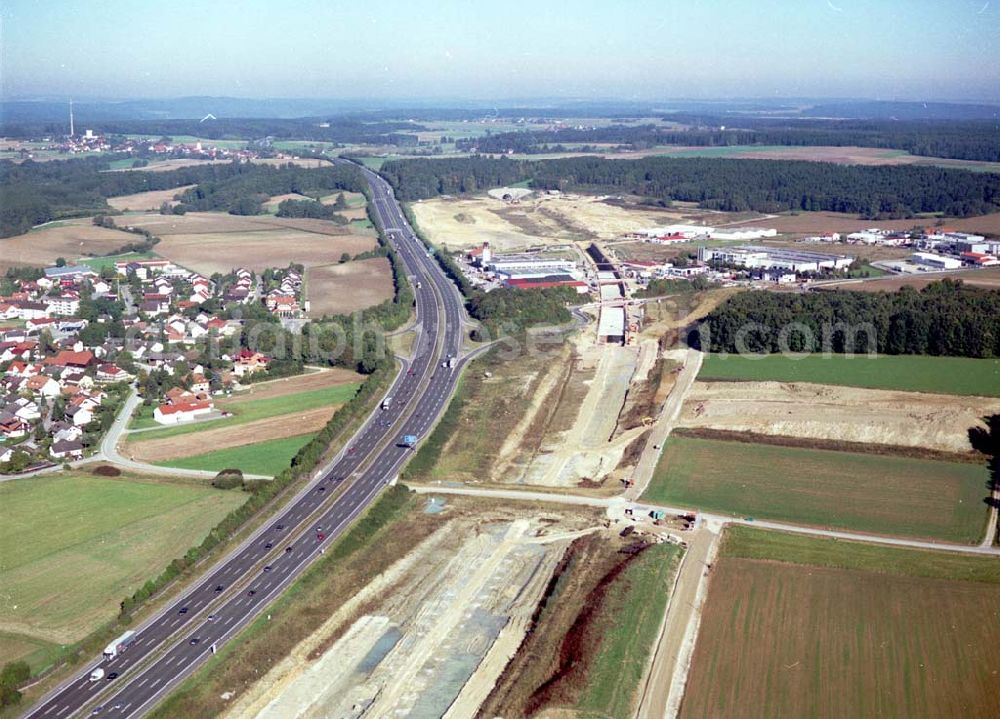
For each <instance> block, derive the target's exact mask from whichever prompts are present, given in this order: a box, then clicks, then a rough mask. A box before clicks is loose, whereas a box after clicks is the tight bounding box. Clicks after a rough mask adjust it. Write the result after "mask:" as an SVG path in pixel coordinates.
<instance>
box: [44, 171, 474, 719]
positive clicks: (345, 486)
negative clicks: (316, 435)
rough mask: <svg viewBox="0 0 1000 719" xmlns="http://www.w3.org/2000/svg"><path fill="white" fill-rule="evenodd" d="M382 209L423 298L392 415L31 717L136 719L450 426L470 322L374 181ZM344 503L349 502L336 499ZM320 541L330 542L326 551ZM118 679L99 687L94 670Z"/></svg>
mask: <svg viewBox="0 0 1000 719" xmlns="http://www.w3.org/2000/svg"><path fill="white" fill-rule="evenodd" d="M363 172H364V173H365V176H366V178H367V179H368V182H369V184H370V186H371V189H372V204H373V206H374V211H375V214H376V216H377V218H378V220H379V222H380V224H381V225H382V227H383V229H384V231H385V234H386V236H387V237H388V238H389V241H390V242H391V243H392V245H393V246H394V247H395V249H396V250H397V252H398V253H399V255H400V257H401V258H402V260H403V263H404V265H405V267H406V270H407V272H408V274H409V275H410V276H411V278H412V279H414V280H416V281H419V282H420V285H421V286H420V288H419V289H416V285H414V286H415V289H414V293H415V296H416V302H417V326H418V339H417V342H415V344H414V351H413V359H412V360H411V361H410V362H409V363H407V364H406V365H405V366H404V368H403V370H402V371H401V372H400V374H399V375H398V376H397V377H396V380H395V381H394V382H393V385H392V388H391V389H390V390H389V392H388V394H389V395H391V396H392V398H393V401H392V404H391V407H390V408H389V409H388V410H384V411H383V410H376V411H375V412H374V413H373V414H372V416H371V417H369V418H368V420H367V421H366V423H365V424H364V425H363V426H362V428H361V429H360V430H358V432H357V433H356V434H355V436H354V437H353V438H352V440H351V442H350V444H349V445H348V447H346V448H345V449H344V450H343V451H342V452H341V453H340V454H339V455H338V456H337V457H336V458H335V459H334V460H333V461H332V462H331V463H330V464H329V465H328V466H327V467H326V468H324V469H323V470H322V471H320V472H318V473H317V475H316V476H315V477H314V478H313V479H312V480H311V481H310V482H309V483H308V485H307V486H306V487H304V488H303V489H302V490H301V491H300V492H299V493H298V494H297V495H296V496H295V497H294V498H293V499H292V501H290V502H289V503H288V505H287V506H286V507H285V508H284V509H283V510H281V512H279V513H278V515H277V516H276V517H275V518H273V519H271V520H270V521H269V522H267V524H266V525H265V526H263V527H261V528H260V529H258V530H257V531H256V532H254V534H253V535H252V536H251V537H249V538H248V539H247V540H245V541H244V542H243V543H242V544H240V545H239V546H238V547H236V548H235V549H233V550H232V551H231V552H230V553H229V554H228V555H226V556H225V557H224V558H223V559H221V560H219V561H218V562H217V563H216V564H215V565H214V566H212V567H211V568H210V569H209V570H208V571H207V572H205V573H204V574H203V576H202V578H201V579H200V580H198V581H197V582H196V583H195V584H194V585H193V586H192V587H191V588H189V589H188V590H186V591H185V592H184V593H183V595H182V596H181V597H180V598H178V599H177V600H175V601H173V602H172V603H170V605H169V606H167V607H166V608H165V609H163V610H161V611H160V612H159V613H157V614H156V615H155V616H154V617H152V618H150V619H148V620H147V621H146V622H145V623H144V624H142V625H141V626H139V627H137V628H136V631H137V636H136V639H135V642H134V643H133V644H132V645H131V646H130V647H129V648H128V649H127V650H126V651H124V652H123V653H122V654H120V655H119V656H118V657H116V658H113V659H111V660H105V659H103V658H100V659H94V660H93V661H91V662H88V663H87V664H86V665H85V668H84V669H82V670H80V671H78V672H77V674H76V676H75V677H73V678H72V679H70V680H67V681H65V682H64V683H63V684H61V685H60V686H59V687H57V688H56V689H54V690H53V691H52V692H50V693H49V694H48V695H46V696H45V697H43V699H42V700H41V701H39V702H38V703H37V704H36V705H35V706H34V707H32V708H31V709H30V710H29V711H28V713H27V714H25V716H26V717H30V718H31V719H36V718H37V719H53V718H57V719H65V718H66V717H70V716H81V715H84V714H91V713H93V714H96V715H97V716H102V717H103V716H107V717H115V718H116V719H122V718H125V717H138V716H142V715H144V714H145V713H147V712H149V711H150V710H151V709H152V708H153V707H155V706H156V704H157V702H158V701H160V700H161V699H163V698H164V697H165V696H166V694H168V693H169V692H170V690H171V689H173V688H175V687H176V686H177V685H178V684H179V682H180V681H181V680H183V679H184V678H185V677H187V676H188V675H189V674H190V673H192V672H193V671H194V670H195V669H196V668H197V667H198V666H199V665H200V664H201V663H203V662H204V661H205V660H206V659H207V658H208V657H209V656H211V654H212V652H213V651H214V650H215V649H218V648H220V647H221V646H222V645H223V644H224V643H225V642H226V641H228V640H229V639H231V638H232V637H233V636H234V635H235V634H237V633H238V632H239V630H240V629H242V628H243V627H245V626H246V625H247V624H248V623H249V622H250V621H251V620H253V619H254V618H255V617H256V616H257V615H258V614H259V613H260V612H261V611H262V610H263V609H264V608H265V607H266V606H267V605H268V604H269V603H270V602H271V600H273V599H274V598H275V597H277V596H278V595H279V594H280V593H281V591H282V590H283V589H285V588H286V587H287V586H288V585H289V584H291V583H292V582H294V581H295V579H296V578H297V577H299V576H300V575H301V574H302V572H303V571H304V570H305V569H306V568H307V567H308V566H309V565H310V564H311V563H312V562H313V561H314V560H315V559H316V558H317V557H318V556H319V555H320V554H321V553H322V551H323V549H324V548H325V547H326V546H327V545H329V544H330V543H331V542H332V541H334V540H335V539H336V538H337V537H338V536H339V535H340V534H341V533H342V532H343V531H344V530H345V529H346V528H347V527H348V526H349V525H350V523H351V522H352V521H353V520H354V519H355V518H357V517H358V515H360V514H361V513H362V512H363V511H364V510H365V508H367V507H368V505H369V504H370V503H371V502H372V501H373V500H374V499H375V497H376V496H377V495H378V492H379V490H380V489H381V488H383V487H384V486H385V485H386V484H387V483H388V482H389V481H391V480H392V479H393V478H394V477H395V476H396V473H397V472H398V471H399V469H400V467H401V466H402V464H403V463H404V462H405V461H406V459H407V458H408V457H409V455H410V453H411V452H412V450H411V449H407V448H405V447H403V446H401V444H400V439H401V438H402V436H403V435H407V434H411V435H416V436H417V437H418V438H423V437H424V436H425V435H426V433H427V431H428V430H429V429H430V428H431V426H432V425H433V423H434V421H435V420H436V419H437V417H438V416H439V415H440V413H441V411H442V410H443V408H444V405H445V403H446V402H447V401H448V398H449V397H450V395H451V391H452V390H453V389H454V387H455V383H456V381H457V378H458V375H459V372H460V370H461V368H462V366H463V365H464V362H462V361H459V362H456V363H455V367H454V368H447V367H443V366H442V363H443V362H445V361H446V358H447V357H449V356H451V357H456V358H457V357H458V355H459V353H460V351H461V347H462V338H463V323H464V310H463V307H462V302H461V298H460V296H459V294H458V291H457V289H456V288H455V287H454V285H453V284H452V283H451V282H450V281H449V280H448V279H447V278H446V277H445V275H444V274H443V273H442V272H441V270H440V268H439V267H438V266H437V263H436V262H435V260H434V259H433V258H432V257H430V255H429V254H428V253H427V252H426V251H425V249H424V247H423V245H422V244H421V243H420V242H419V240H417V238H416V236H415V235H414V233H413V230H412V229H411V228H410V226H409V225H408V223H407V222H406V219H405V218H404V216H403V214H402V212H401V210H400V208H399V205H398V204H397V203H396V201H395V199H394V197H393V195H392V190H391V188H390V186H389V185H388V183H386V182H385V181H384V180H383V179H382V178H381V177H379V176H378V175H376V174H375V173H373V172H371V171H369V170H367V169H364V170H363ZM338 491H339V492H340V494H339V496H337V497H336V498H335V499H331V496H332V495H334V494H336V493H337V492H338ZM321 533H322V535H323V539H320V536H321ZM97 667H101V668H103V669H104V671H105V674H106V675H108V674H111V673H116V674H117V677H116V678H115V679H114V680H113V681H111V680H108V679H107V678H105V679H101V680H100V681H97V682H91V681H90V680H89V676H90V673H91V671H92V670H93V669H95V668H97Z"/></svg>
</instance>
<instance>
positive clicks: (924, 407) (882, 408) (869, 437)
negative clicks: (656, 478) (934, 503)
mask: <svg viewBox="0 0 1000 719" xmlns="http://www.w3.org/2000/svg"><path fill="white" fill-rule="evenodd" d="M996 413H1000V400H998V399H995V398H986V397H961V396H954V395H936V394H924V393H917V392H898V391H890V390H874V389H859V388H854V387H834V386H830V385H818V384H810V383H781V382H695V384H694V387H693V388H692V390H691V392H690V393H689V395H688V397H687V401H686V402H685V403H684V408H683V411H682V414H681V418H680V426H682V427H695V428H709V429H717V430H728V431H735V432H754V433H757V434H768V435H782V436H788V437H802V438H810V439H817V440H833V441H840V442H861V443H873V444H884V445H897V446H902V447H918V448H928V449H935V450H939V451H943V452H958V453H966V452H970V451H971V450H972V447H971V445H970V444H969V437H968V431H969V429H970V428H972V427H984V426H985V425H984V423H983V421H982V418H983V417H986V416H989V415H992V414H996Z"/></svg>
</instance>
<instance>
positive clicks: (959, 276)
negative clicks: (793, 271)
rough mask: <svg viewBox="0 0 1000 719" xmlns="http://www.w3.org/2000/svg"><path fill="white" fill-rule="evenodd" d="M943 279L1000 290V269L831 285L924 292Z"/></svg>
mask: <svg viewBox="0 0 1000 719" xmlns="http://www.w3.org/2000/svg"><path fill="white" fill-rule="evenodd" d="M943 279H949V280H961V281H962V282H963V283H965V284H967V285H969V286H971V287H982V288H983V289H987V290H1000V267H987V268H985V269H982V270H961V271H959V272H947V273H945V272H941V273H934V274H933V275H930V276H928V275H926V274H923V273H921V274H912V275H889V276H887V277H883V278H878V279H871V280H864V281H862V282H842V283H838V284H836V285H831V286H830V289H837V290H850V291H852V292H858V291H860V292H895V291H896V290H898V289H900V288H901V287H912V288H913V289H915V290H922V289H923V288H924V287H926V286H927V285H929V284H931V283H932V282H940V281H941V280H943ZM820 289H823V288H820Z"/></svg>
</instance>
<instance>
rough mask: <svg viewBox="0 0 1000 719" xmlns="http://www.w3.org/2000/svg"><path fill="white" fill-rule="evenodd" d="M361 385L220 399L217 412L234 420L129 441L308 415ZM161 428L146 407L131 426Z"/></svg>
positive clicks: (166, 430) (143, 435)
mask: <svg viewBox="0 0 1000 719" xmlns="http://www.w3.org/2000/svg"><path fill="white" fill-rule="evenodd" d="M360 386H361V385H360V383H356V382H352V383H350V384H341V385H336V386H333V387H324V388H323V389H318V390H311V391H309V392H296V393H295V394H286V395H284V396H282V397H272V398H270V399H260V400H255V399H251V398H232V399H226V400H221V401H219V402H217V403H216V409H218V410H220V411H228V412H232V413H233V415H234V416H233V417H230V418H227V419H220V420H216V421H212V422H195V423H194V424H185V425H180V426H177V427H164V428H163V429H155V430H151V431H148V432H136V433H132V434H129V435H128V441H129V442H144V441H146V440H150V439H163V438H164V437H176V436H178V435H182V434H190V433H191V432H200V431H202V430H205V429H215V428H218V427H232V426H233V425H239V424H246V423H247V422H253V421H255V420H258V419H267V418H268V417H278V416H280V415H283V414H291V413H293V412H305V411H307V410H310V409H316V408H318V407H325V406H327V405H329V406H335V405H341V404H343V403H344V402H347V401H348V400H349V399H351V397H353V396H354V393H355V392H357V391H358V387H360ZM159 426H160V425H158V424H156V421H155V420H153V410H152V408H150V407H143V408H142V412H141V414H140V415H139V416H138V417H137V418H134V419H133V420H132V425H131V427H132V428H133V429H143V428H145V427H159Z"/></svg>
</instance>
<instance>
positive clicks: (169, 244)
mask: <svg viewBox="0 0 1000 719" xmlns="http://www.w3.org/2000/svg"><path fill="white" fill-rule="evenodd" d="M131 221H132V224H134V225H136V226H139V227H143V228H145V229H148V230H149V231H150V232H152V233H153V234H155V235H158V236H160V237H161V238H162V241H161V242H160V243H159V244H158V245H157V246H156V251H157V253H158V254H160V255H162V256H163V257H166V258H168V259H170V260H173V261H174V262H176V263H177V264H179V265H182V266H184V267H188V268H190V269H192V270H195V271H197V272H201V273H202V274H206V275H210V274H212V273H214V272H223V273H225V272H228V271H230V270H231V269H233V268H234V267H246V268H247V269H250V270H255V271H258V272H259V271H262V270H264V269H266V268H268V267H284V266H287V265H288V263H290V262H300V263H302V264H304V265H306V266H307V267H309V266H313V265H318V264H325V263H328V262H334V261H336V260H337V259H339V258H340V255H341V254H342V253H344V252H347V253H348V254H351V255H354V254H358V253H361V252H366V251H368V250H371V249H373V248H374V247H375V238H374V237H371V236H368V235H358V234H351V233H350V231H349V230H345V229H343V228H340V227H338V226H336V225H334V224H333V223H332V222H327V221H325V220H310V219H296V218H280V217H265V216H255V217H237V216H235V215H227V214H222V213H217V212H204V213H188V214H186V215H183V216H180V217H178V216H161V215H143V216H141V217H137V218H131Z"/></svg>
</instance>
